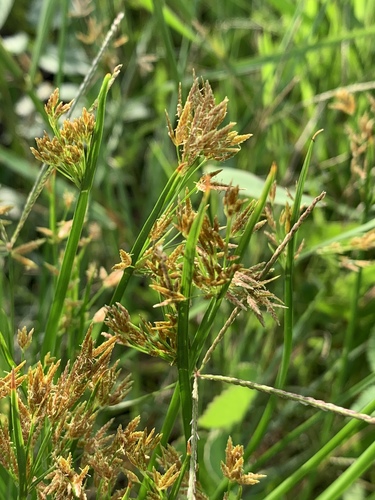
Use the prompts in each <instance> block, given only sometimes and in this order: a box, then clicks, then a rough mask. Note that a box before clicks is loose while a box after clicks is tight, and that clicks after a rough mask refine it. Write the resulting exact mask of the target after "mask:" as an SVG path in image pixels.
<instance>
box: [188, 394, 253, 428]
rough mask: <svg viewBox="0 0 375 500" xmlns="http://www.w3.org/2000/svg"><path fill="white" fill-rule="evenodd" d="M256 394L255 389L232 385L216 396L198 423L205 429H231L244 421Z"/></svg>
mask: <svg viewBox="0 0 375 500" xmlns="http://www.w3.org/2000/svg"><path fill="white" fill-rule="evenodd" d="M255 396H256V392H255V391H250V390H249V389H246V387H240V386H235V385H232V386H230V387H229V388H228V389H225V390H224V391H223V392H222V393H221V394H220V395H219V396H217V397H216V398H214V400H213V401H212V402H211V403H210V404H209V405H208V407H207V409H206V411H205V412H204V413H203V415H202V416H201V418H200V419H199V420H198V423H199V425H200V426H201V427H204V428H205V429H214V428H225V429H231V428H232V427H233V426H234V425H235V424H238V423H240V422H242V420H243V418H244V417H245V414H246V412H247V410H248V408H249V406H250V404H251V402H252V400H253V399H254V397H255Z"/></svg>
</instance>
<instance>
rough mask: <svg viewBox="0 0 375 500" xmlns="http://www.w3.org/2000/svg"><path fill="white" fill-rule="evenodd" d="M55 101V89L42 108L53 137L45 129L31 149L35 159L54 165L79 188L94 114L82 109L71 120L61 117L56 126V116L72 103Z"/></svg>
mask: <svg viewBox="0 0 375 500" xmlns="http://www.w3.org/2000/svg"><path fill="white" fill-rule="evenodd" d="M72 103H73V102H72V101H71V102H70V103H68V104H62V102H59V89H56V90H55V91H54V92H53V93H52V94H51V97H50V98H49V100H48V102H47V104H46V105H45V110H46V113H47V116H48V120H49V122H50V125H51V128H52V130H53V132H54V134H55V136H54V137H53V138H52V139H50V137H49V135H48V134H47V132H44V136H43V137H42V138H41V139H40V138H38V139H36V144H37V147H38V149H37V150H36V149H35V148H31V152H32V153H33V155H34V156H35V158H36V159H37V160H40V161H42V162H44V163H46V164H47V165H50V166H52V167H54V168H56V169H57V170H58V171H59V172H61V173H62V174H63V175H64V176H65V177H67V178H68V179H69V180H71V181H72V182H74V184H75V185H76V186H77V187H78V188H80V187H81V185H82V181H83V178H84V175H85V172H86V163H87V158H86V154H87V153H86V151H87V149H88V146H89V144H90V141H91V137H92V134H93V131H94V126H95V117H94V115H93V114H92V113H89V112H88V111H87V110H86V108H83V111H82V115H81V116H80V117H79V118H75V119H74V120H73V121H70V120H65V121H64V122H63V124H62V128H61V129H60V128H59V124H58V120H59V118H60V117H61V116H62V115H63V114H65V113H67V112H68V111H69V109H70V108H71V106H72Z"/></svg>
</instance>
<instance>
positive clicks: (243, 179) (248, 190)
mask: <svg viewBox="0 0 375 500" xmlns="http://www.w3.org/2000/svg"><path fill="white" fill-rule="evenodd" d="M203 170H204V171H205V172H207V173H208V172H214V171H215V170H217V165H211V166H206V167H205V168H204V169H203ZM214 181H215V182H222V183H224V184H232V185H233V186H237V185H238V186H240V188H241V190H240V193H239V194H240V195H242V196H246V197H248V198H255V199H258V198H259V197H260V195H261V193H262V190H263V187H264V183H265V180H264V179H261V178H260V177H258V176H257V175H255V174H253V173H251V172H247V171H246V170H239V169H237V168H231V167H224V168H223V169H222V171H221V172H220V173H219V174H218V175H217V176H215V178H214ZM288 191H289V193H290V194H291V195H292V197H293V198H294V195H295V190H294V189H289V190H288ZM313 199H314V198H312V197H311V196H307V195H303V196H302V200H301V206H302V205H310V204H311V203H312V201H313ZM286 201H288V202H289V205H291V204H292V202H293V200H292V199H291V198H290V196H288V192H287V190H286V189H284V188H282V187H280V186H278V187H277V190H276V198H275V203H276V205H285V202H286Z"/></svg>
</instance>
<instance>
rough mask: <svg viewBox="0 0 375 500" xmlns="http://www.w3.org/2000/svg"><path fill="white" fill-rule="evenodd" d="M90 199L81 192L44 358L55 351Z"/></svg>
mask: <svg viewBox="0 0 375 500" xmlns="http://www.w3.org/2000/svg"><path fill="white" fill-rule="evenodd" d="M88 199H89V192H88V191H87V190H85V191H81V192H80V193H79V198H78V201H77V206H76V209H75V212H74V217H73V225H72V229H71V231H70V234H69V238H68V242H67V245H66V248H65V252H64V258H63V261H62V265H61V269H60V273H59V277H58V280H57V284H56V290H55V295H54V298H53V302H52V306H51V310H50V313H49V316H48V320H47V325H46V330H45V337H44V341H43V345H42V351H41V356H42V358H44V356H45V355H46V354H47V352H51V353H52V354H53V353H54V350H55V345H56V339H57V335H58V326H59V321H60V318H61V315H62V311H63V307H64V301H65V297H66V292H67V290H68V285H69V281H70V276H71V273H72V269H73V264H74V258H75V255H76V252H77V248H78V243H79V239H80V237H81V233H82V228H83V224H84V221H85V215H86V210H87V205H88Z"/></svg>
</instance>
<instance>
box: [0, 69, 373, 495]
mask: <svg viewBox="0 0 375 500" xmlns="http://www.w3.org/2000/svg"><path fill="white" fill-rule="evenodd" d="M118 71H119V68H116V70H115V71H114V73H113V74H110V75H107V76H106V77H105V79H104V81H103V84H102V87H101V90H100V92H99V96H98V99H97V102H96V104H95V108H96V116H95V115H94V114H93V113H92V112H91V111H86V110H85V109H84V110H83V112H82V116H81V117H79V118H76V119H75V120H73V121H70V120H65V121H64V122H63V123H62V126H61V128H60V124H59V119H60V118H61V117H62V116H63V115H64V114H65V113H67V112H68V110H69V108H70V106H71V103H69V104H63V103H61V102H60V101H59V93H58V91H57V90H56V91H55V92H54V93H53V94H52V95H51V98H50V100H49V101H48V103H47V105H46V108H45V110H46V114H47V116H48V119H49V122H50V125H51V128H52V130H53V133H54V137H53V138H52V139H50V137H49V136H48V135H47V134H45V136H44V137H43V138H42V139H38V140H37V149H34V148H33V150H32V151H33V153H34V156H35V157H36V158H37V159H38V160H40V161H42V162H44V163H46V164H47V165H49V166H50V167H51V168H53V169H56V170H57V171H58V172H60V173H62V174H63V175H64V176H65V177H66V178H68V179H69V180H70V181H71V182H73V183H74V184H75V186H76V187H77V188H78V190H79V196H78V200H77V204H76V208H75V212H74V217H73V222H72V225H71V229H70V233H69V238H68V241H67V244H66V248H65V251H64V253H63V257H62V261H61V265H60V269H59V271H58V277H57V281H56V286H55V291H54V296H53V299H52V304H51V308H50V311H49V314H48V316H47V322H46V325H45V328H44V340H43V344H42V349H41V358H40V360H38V361H37V362H35V363H27V361H26V357H27V356H26V353H27V349H28V348H30V345H31V344H32V342H33V333H34V332H33V330H32V329H31V330H27V329H26V328H22V329H20V330H19V332H18V349H19V351H20V352H21V353H22V357H23V358H25V359H23V360H22V361H21V362H17V361H16V356H15V354H14V350H13V348H12V346H11V337H10V335H9V334H7V335H4V334H3V333H2V334H1V335H0V340H1V349H2V352H3V355H4V359H5V361H6V363H7V368H8V371H10V373H8V374H4V375H3V377H2V378H1V380H0V388H1V400H0V404H1V405H2V411H3V414H4V418H3V419H2V421H1V423H0V447H1V450H2V454H1V458H0V465H1V469H0V473H1V477H2V478H3V480H4V481H3V482H4V484H7V485H8V486H7V491H8V493H9V494H10V495H13V497H14V498H18V499H19V500H26V499H27V498H38V499H49V498H59V499H60V498H61V499H62V498H67V499H69V498H71V499H73V498H79V499H86V498H89V496H90V497H91V496H93V497H95V498H98V499H99V498H100V499H111V500H112V499H113V500H114V499H120V498H121V499H127V498H135V497H137V498H151V499H166V498H172V499H173V498H186V497H187V498H189V499H190V498H191V499H193V498H202V499H203V498H208V496H207V493H206V492H205V491H204V487H203V486H202V484H201V482H200V481H199V473H198V463H199V454H198V435H197V432H198V430H197V428H198V425H197V421H198V415H199V391H200V386H201V384H204V381H205V380H211V381H221V382H225V383H230V384H235V385H242V386H244V387H248V388H249V389H251V390H254V389H255V390H257V391H260V392H266V393H267V394H270V395H272V398H275V397H283V398H287V399H289V400H291V401H297V402H301V403H303V404H305V405H310V406H312V407H314V408H318V409H323V410H329V411H331V412H334V413H336V414H338V415H344V416H350V417H353V418H354V419H356V420H353V421H352V422H350V423H349V424H348V425H347V428H343V430H342V433H343V434H345V436H347V435H349V434H350V433H353V432H355V429H356V425H357V426H358V425H364V423H363V422H365V423H367V424H368V423H370V424H373V423H374V422H373V419H372V418H371V417H368V415H366V413H367V412H368V410H369V409H372V407H371V408H369V407H366V408H365V409H364V413H358V412H353V411H350V410H347V409H346V408H343V407H339V406H337V405H332V404H329V403H324V402H322V401H316V400H314V399H312V398H310V397H305V396H301V395H298V394H293V393H291V392H288V391H284V390H283V385H284V383H285V380H286V375H287V372H288V367H289V362H290V355H291V349H292V332H293V299H292V277H293V267H294V263H295V258H296V254H298V253H299V249H298V248H297V245H296V234H297V231H298V230H299V229H300V227H301V225H302V224H303V222H304V221H305V220H306V218H307V217H308V216H309V215H310V214H311V212H312V210H313V209H314V207H315V206H316V205H317V203H319V202H320V201H321V199H322V198H323V197H324V193H322V194H321V195H320V196H318V197H316V198H315V199H314V200H313V202H312V203H311V204H310V206H309V207H308V208H307V209H305V210H304V211H302V212H301V199H302V192H303V186H304V182H305V179H306V175H307V170H308V166H309V163H310V158H311V151H312V144H313V143H311V146H310V149H309V152H308V155H307V157H306V161H305V164H304V166H303V169H302V173H301V178H300V181H299V184H298V189H297V193H296V196H295V199H294V204H293V208H290V207H289V205H287V206H286V207H285V210H284V212H283V218H282V219H281V220H282V225H283V232H282V233H281V232H280V233H279V234H277V231H276V230H275V228H276V226H275V224H274V220H273V219H272V216H271V210H270V207H271V206H272V202H273V200H274V196H275V176H276V170H277V169H276V165H272V167H271V169H270V172H269V175H268V177H267V179H266V181H265V183H264V188H263V192H262V193H261V195H260V197H259V199H258V200H252V199H250V200H248V199H245V198H243V197H242V196H241V192H240V187H239V186H234V185H231V184H225V183H222V182H219V181H218V180H217V179H216V178H217V176H218V175H219V173H220V171H219V170H217V171H213V172H209V173H207V172H206V173H203V175H202V173H201V168H202V166H203V165H204V164H205V163H207V162H208V161H215V162H223V161H225V160H228V159H230V158H232V157H233V156H234V155H235V154H236V153H238V152H239V150H240V145H241V144H242V143H243V142H244V141H246V140H247V139H249V138H250V135H249V134H244V135H239V134H238V133H237V132H236V131H235V130H234V126H235V124H234V123H232V122H230V123H228V124H226V125H225V124H223V122H224V120H225V117H226V114H227V105H228V100H227V99H226V98H225V99H223V100H222V101H221V102H220V103H219V104H217V103H216V101H215V97H214V94H213V91H212V88H211V86H210V84H209V82H208V81H200V80H199V79H198V78H196V77H194V79H193V84H192V87H191V89H190V91H189V93H188V95H187V98H186V100H185V102H183V99H182V89H181V86H180V90H179V100H178V106H177V124H176V125H174V124H173V123H172V120H171V119H170V118H169V117H168V115H167V129H168V134H169V137H170V138H171V140H172V142H173V144H174V146H175V147H176V152H177V161H176V168H175V170H174V172H173V173H172V175H171V176H170V178H169V179H168V180H167V183H166V185H165V188H164V189H163V191H162V193H161V194H160V196H159V198H158V200H157V202H156V203H155V205H154V208H153V210H152V211H151V213H150V215H149V217H148V218H147V220H146V222H145V223H144V225H143V227H142V228H141V230H140V231H139V234H138V237H137V238H136V241H135V242H134V244H133V247H132V248H131V249H129V251H126V250H124V249H120V262H119V263H117V264H115V265H114V269H113V273H116V276H118V273H122V276H121V278H120V279H119V280H118V282H117V286H116V289H115V291H114V293H113V296H112V298H111V300H110V301H109V303H108V304H107V305H105V304H103V307H102V312H103V316H102V317H101V316H100V315H98V316H97V317H96V318H95V321H96V322H98V321H99V322H100V321H101V319H103V318H104V325H103V328H102V329H101V330H102V335H101V337H100V338H99V339H95V338H94V335H93V328H94V324H93V323H91V325H90V326H89V328H88V329H87V331H86V332H81V334H82V337H83V341H82V343H81V345H80V348H79V349H77V346H76V345H74V343H70V344H69V342H68V343H66V342H65V341H66V339H64V338H62V337H63V335H62V333H61V332H62V331H64V330H63V329H62V326H61V318H62V315H63V312H64V308H66V307H67V301H66V298H67V292H68V289H69V286H70V285H71V284H72V281H73V277H74V266H75V263H76V262H77V256H78V255H79V243H80V241H81V234H82V230H83V227H84V222H85V215H86V211H87V207H88V202H89V196H90V191H91V187H92V185H93V179H94V175H95V170H96V164H97V161H98V156H99V149H100V146H101V141H102V134H103V126H104V115H105V107H106V97H107V93H108V91H109V89H110V86H111V85H112V83H113V81H114V79H115V78H116V76H117V74H118ZM215 195H218V199H219V201H220V204H219V207H220V208H219V211H218V213H216V214H214V215H213V216H212V214H210V212H209V206H210V202H211V201H212V197H213V196H215ZM4 211H5V212H6V209H4ZM267 223H268V225H269V226H270V227H271V229H274V230H275V231H274V232H275V234H274V235H273V237H272V238H273V239H272V242H274V243H276V245H275V248H274V249H273V253H272V255H271V256H270V258H269V261H268V262H249V258H248V252H247V250H248V248H249V245H250V244H251V243H252V241H253V237H254V235H255V234H256V233H257V232H260V231H262V228H263V227H264V226H265V225H266V224H267ZM2 234H3V235H4V234H5V228H4V227H2ZM12 252H13V254H16V253H17V252H16V251H15V249H13V248H10V255H12ZM13 256H14V255H13ZM278 260H280V261H281V262H282V264H283V266H284V270H285V281H284V282H285V295H284V297H283V298H282V299H281V298H278V297H277V296H275V294H274V293H273V292H272V291H271V289H270V283H272V281H273V280H274V279H275V277H274V276H273V266H274V264H275V263H276V261H278ZM139 277H140V278H141V279H142V280H144V282H146V283H147V284H148V285H149V288H150V290H151V293H152V297H153V298H154V303H153V308H154V309H155V310H156V311H157V312H158V313H159V317H158V319H156V320H149V319H147V318H143V317H139V318H138V319H136V318H134V315H133V314H132V313H131V311H129V310H128V308H127V292H128V290H129V284H130V283H131V281H132V280H136V279H139ZM85 303H86V304H87V303H89V300H88V299H87V298H86V299H85ZM197 305H198V306H199V308H200V311H201V316H200V321H199V323H197V322H196V321H194V316H193V313H192V311H194V307H195V306H197ZM223 306H225V307H228V306H229V307H230V308H231V310H232V313H231V314H230V315H229V316H228V318H227V320H226V321H225V324H224V325H222V328H221V329H220V332H219V334H218V335H217V337H216V339H215V340H214V341H212V339H211V336H212V334H216V327H217V325H216V323H215V320H216V318H217V316H218V312H219V311H220V310H221V309H222V308H223ZM279 310H280V311H281V312H282V313H283V314H284V353H283V357H282V361H281V367H280V370H279V374H278V376H277V379H276V384H275V385H276V387H269V386H265V385H262V384H257V383H254V382H252V381H244V380H240V379H236V378H233V377H232V378H230V377H225V376H221V377H220V376H217V375H214V374H212V375H211V374H204V370H205V367H206V365H207V363H208V361H209V359H210V358H211V357H212V355H213V353H214V351H215V349H216V348H217V346H218V345H219V344H220V343H221V342H222V340H223V338H224V336H225V334H226V332H227V330H228V329H229V328H230V327H231V326H232V325H233V324H234V323H235V321H236V319H237V317H238V316H239V315H240V314H245V313H246V314H249V313H250V314H254V315H255V317H256V318H257V319H258V320H259V322H260V323H261V324H262V325H264V324H265V313H266V314H268V315H269V316H270V317H271V318H272V319H273V320H274V321H276V322H278V321H279V316H280V315H279V313H278V311H279ZM98 318H99V319H98ZM83 327H84V324H83V325H82V328H83ZM66 344H67V345H69V346H70V351H69V353H68V356H67V357H66V358H67V359H68V360H69V361H67V362H65V365H64V366H63V362H62V358H63V356H62V355H61V349H62V348H63V346H64V345H66ZM115 347H116V349H124V350H126V351H128V350H130V351H132V350H135V351H138V352H140V353H142V354H145V355H149V356H152V357H153V358H159V359H160V360H162V361H163V362H164V363H166V364H167V365H168V364H169V365H171V366H176V368H177V376H176V379H175V380H174V381H173V391H172V394H171V398H170V401H169V404H168V407H167V410H166V412H165V415H164V420H163V425H162V428H161V429H158V430H156V429H155V428H153V429H151V430H150V431H149V430H148V429H147V428H144V429H143V430H139V429H138V427H139V426H140V423H141V416H136V417H135V418H133V419H131V420H130V421H129V422H128V423H127V424H126V425H120V426H118V427H117V429H116V430H113V429H111V424H112V420H108V421H106V422H105V423H104V424H102V425H99V424H98V416H99V414H100V413H101V412H103V411H104V409H105V408H110V407H114V406H116V405H118V404H120V403H121V402H123V401H124V398H125V397H126V396H127V394H128V393H129V391H130V390H131V375H130V374H129V375H127V376H123V375H121V371H120V368H121V367H120V361H119V360H117V361H115V362H112V354H113V351H114V349H115ZM346 364H347V361H345V365H346ZM273 401H274V399H272V400H271V401H270V403H269V404H268V406H266V408H265V410H264V413H263V417H262V418H261V420H260V423H259V426H258V427H257V428H256V431H255V433H254V436H253V439H252V440H251V441H249V442H248V443H245V446H244V445H241V444H234V442H233V439H232V437H231V436H228V439H227V444H226V449H225V454H224V453H223V458H224V460H223V461H222V463H221V471H222V474H223V480H222V482H221V483H219V484H218V485H217V491H216V493H215V494H214V497H212V496H211V497H212V498H219V497H221V496H222V495H224V498H230V495H231V494H232V493H233V492H234V494H235V495H236V497H237V498H241V495H242V494H243V491H244V488H245V487H253V486H255V485H257V484H258V483H259V481H263V480H265V474H263V473H262V471H259V472H252V471H249V470H247V468H246V462H247V460H248V458H249V456H250V455H251V454H252V452H253V451H254V450H255V449H256V447H257V446H258V444H259V442H260V440H261V439H262V437H263V435H264V432H265V429H266V428H267V426H268V424H269V421H270V418H271V416H272V412H273V411H274V404H273ZM6 414H7V416H6ZM179 416H180V417H181V427H180V424H179V420H178V417H179ZM357 420H358V421H360V423H357ZM176 429H181V430H180V432H181V436H182V442H183V445H182V446H180V447H179V449H178V450H177V449H176V448H175V447H172V446H171V444H170V436H171V433H172V430H176ZM341 438H342V437H340V436H338V437H336V440H335V442H334V443H333V441H332V443H328V444H327V445H326V446H327V447H332V446H335V443H336V442H337V439H341ZM223 451H224V450H223ZM371 453H372V449H371V448H369V449H368V451H367V455H369V454H370V455H371ZM224 455H225V456H224ZM367 455H365V456H364V457H363V458H362V460H361V461H359V462H358V465H357V468H355V469H354V474H356V473H358V471H361V470H363V463H362V462H365V460H366V458H367ZM316 459H317V456H316V457H315V460H316ZM315 463H316V462H314V464H315ZM312 465H313V464H312ZM299 474H300V475H299V476H298V477H302V475H301V474H302V472H300V473H299ZM349 474H350V471H348V475H349ZM296 477H297V476H296ZM294 479H295V478H294ZM291 480H292V478H291V479H290V481H291ZM280 488H281V489H280V491H286V489H287V486H286V485H284V486H282V487H280ZM339 488H340V485H337V486H336V489H335V491H339ZM3 491H5V490H3ZM275 494H276V493H275ZM269 498H276V497H275V496H272V494H271V495H269ZM322 498H324V497H322Z"/></svg>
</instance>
